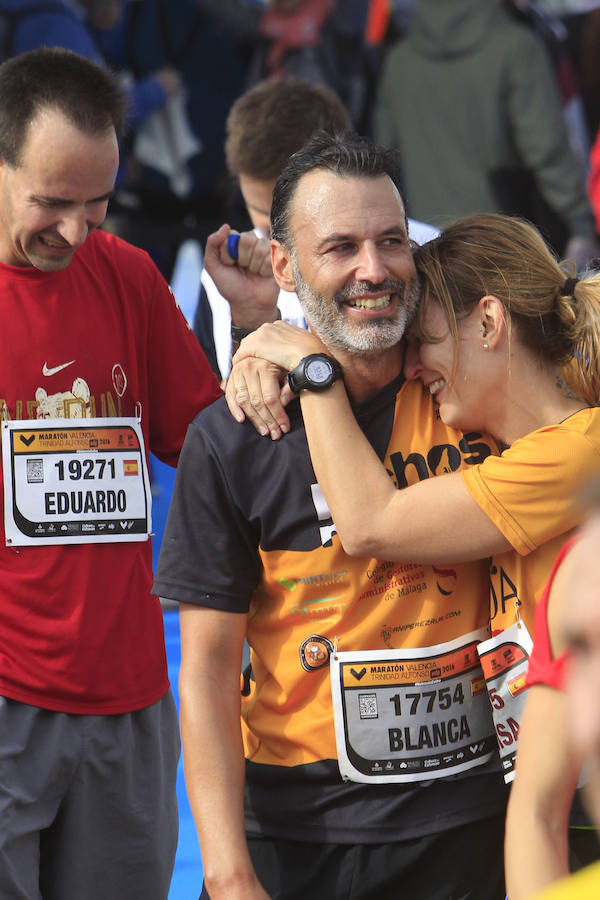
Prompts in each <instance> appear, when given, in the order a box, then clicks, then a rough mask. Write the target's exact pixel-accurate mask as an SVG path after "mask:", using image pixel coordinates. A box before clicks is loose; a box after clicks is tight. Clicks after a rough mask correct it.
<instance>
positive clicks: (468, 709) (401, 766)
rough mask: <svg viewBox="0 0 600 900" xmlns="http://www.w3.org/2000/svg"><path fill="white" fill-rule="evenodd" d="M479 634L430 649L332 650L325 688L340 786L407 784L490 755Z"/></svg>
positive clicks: (473, 763)
mask: <svg viewBox="0 0 600 900" xmlns="http://www.w3.org/2000/svg"><path fill="white" fill-rule="evenodd" d="M488 634H489V632H488V630H487V629H480V630H479V631H475V632H472V633H471V634H467V635H463V636H462V637H459V638H456V639H455V640H452V641H447V642H445V643H443V644H438V645H436V646H433V647H424V648H420V649H406V650H370V651H369V650H366V651H357V652H345V653H339V652H334V653H332V655H331V660H330V671H331V688H332V695H333V711H334V722H335V734H336V743H337V752H338V760H339V767H340V773H341V775H342V778H344V780H346V781H360V782H364V783H375V782H394V781H397V782H414V781H429V780H431V779H432V778H445V777H447V776H449V775H455V774H457V773H459V772H464V771H466V770H467V769H472V768H474V767H475V766H481V765H483V764H484V763H486V762H487V761H488V760H489V759H490V758H491V757H492V755H493V754H494V753H495V752H496V739H495V735H494V724H493V721H492V717H491V713H490V705H489V701H488V697H487V692H486V690H485V681H484V678H483V672H482V670H481V665H480V663H479V657H478V655H477V645H478V644H479V643H480V641H481V640H482V638H484V637H486V636H487V635H488Z"/></svg>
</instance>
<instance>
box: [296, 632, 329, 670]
mask: <svg viewBox="0 0 600 900" xmlns="http://www.w3.org/2000/svg"><path fill="white" fill-rule="evenodd" d="M332 653H333V644H332V643H331V641H330V640H329V638H326V637H323V636H322V635H320V634H311V636H310V637H307V638H306V639H305V640H304V641H302V643H301V644H300V662H301V663H302V668H303V669H304V670H305V671H306V672H314V671H315V670H316V669H321V668H323V666H326V665H328V664H329V657H330V655H331V654H332Z"/></svg>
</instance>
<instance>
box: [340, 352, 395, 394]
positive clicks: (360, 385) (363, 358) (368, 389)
mask: <svg viewBox="0 0 600 900" xmlns="http://www.w3.org/2000/svg"><path fill="white" fill-rule="evenodd" d="M334 355H335V357H336V359H337V360H338V361H339V363H340V365H341V366H342V369H343V370H344V384H345V385H346V390H347V391H348V394H349V396H350V398H351V400H352V401H353V402H354V403H363V402H364V401H365V400H368V399H369V398H370V397H373V396H374V395H375V394H376V393H377V392H378V391H380V390H381V389H382V388H384V387H385V386H386V384H389V383H390V381H393V379H394V378H396V377H397V376H398V375H399V374H400V372H401V371H402V364H403V359H404V344H403V343H400V344H396V345H394V346H393V347H390V348H389V349H388V350H380V351H371V352H366V353H347V352H345V351H342V350H337V351H336V352H335V354H334Z"/></svg>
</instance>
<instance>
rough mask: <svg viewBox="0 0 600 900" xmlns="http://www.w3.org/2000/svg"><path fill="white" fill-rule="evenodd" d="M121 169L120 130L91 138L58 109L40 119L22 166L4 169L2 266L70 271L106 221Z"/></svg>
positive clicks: (0, 188) (0, 171) (0, 175)
mask: <svg viewBox="0 0 600 900" xmlns="http://www.w3.org/2000/svg"><path fill="white" fill-rule="evenodd" d="M118 162H119V160H118V149H117V139H116V136H115V133H114V131H113V130H112V129H111V130H109V131H107V132H106V133H103V134H99V135H98V134H95V135H91V134H86V133H84V132H82V131H80V130H79V129H78V128H76V127H75V126H74V125H73V124H72V123H70V122H69V121H68V120H67V119H66V118H65V116H64V115H63V114H62V113H61V112H59V111H58V110H54V109H45V110H42V111H41V112H40V113H38V115H37V116H36V118H35V120H34V121H33V122H32V123H31V124H30V126H29V129H28V131H27V135H26V139H25V144H24V146H23V149H22V152H21V157H20V161H19V164H18V165H17V166H14V167H13V166H9V165H7V164H6V163H3V162H0V262H3V263H6V264H8V265H13V266H33V267H34V268H36V269H39V270H40V271H42V272H55V271H58V270H60V269H64V268H66V266H68V265H69V263H70V262H71V259H72V258H73V254H74V253H75V251H76V250H77V249H78V247H80V246H81V245H82V244H83V243H84V241H85V240H86V238H87V236H88V235H89V234H90V233H91V232H92V231H93V230H94V229H95V228H97V227H98V226H99V225H101V224H102V222H103V221H104V218H105V216H106V210H107V206H108V199H109V197H110V194H111V192H112V189H113V186H114V182H115V178H116V174H117V167H118Z"/></svg>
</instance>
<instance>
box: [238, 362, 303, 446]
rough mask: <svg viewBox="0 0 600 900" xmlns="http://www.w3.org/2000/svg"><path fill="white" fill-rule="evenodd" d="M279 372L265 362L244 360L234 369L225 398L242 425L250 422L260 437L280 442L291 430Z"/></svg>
mask: <svg viewBox="0 0 600 900" xmlns="http://www.w3.org/2000/svg"><path fill="white" fill-rule="evenodd" d="M280 395H281V389H280V385H279V369H278V368H277V367H275V366H272V365H271V364H270V363H267V362H266V361H265V360H262V359H247V360H243V361H242V362H241V363H239V364H238V365H237V366H234V368H233V369H232V372H231V375H230V377H229V381H228V382H227V387H226V390H225V397H226V400H227V405H228V406H229V411H230V412H231V414H232V415H233V417H234V418H235V419H236V420H237V421H238V422H242V421H244V418H247V419H248V420H249V421H250V422H251V423H252V424H253V425H254V427H255V428H256V430H257V431H258V433H259V434H262V435H263V436H266V435H267V434H270V436H271V438H272V439H273V440H279V438H280V437H281V436H282V434H286V433H287V432H288V431H289V429H290V423H289V419H288V416H287V413H286V412H285V409H284V407H283V404H282V402H281V396H280Z"/></svg>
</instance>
